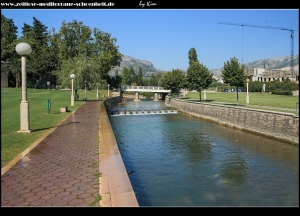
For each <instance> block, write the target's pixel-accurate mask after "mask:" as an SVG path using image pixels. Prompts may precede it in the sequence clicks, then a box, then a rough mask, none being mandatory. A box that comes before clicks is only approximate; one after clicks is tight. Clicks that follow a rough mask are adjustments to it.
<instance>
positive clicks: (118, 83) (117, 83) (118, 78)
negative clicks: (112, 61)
mask: <svg viewBox="0 0 300 216" xmlns="http://www.w3.org/2000/svg"><path fill="white" fill-rule="evenodd" d="M121 83H122V77H121V76H120V75H119V70H118V69H116V72H115V87H116V88H120V87H121Z"/></svg>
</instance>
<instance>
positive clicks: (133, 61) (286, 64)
mask: <svg viewBox="0 0 300 216" xmlns="http://www.w3.org/2000/svg"><path fill="white" fill-rule="evenodd" d="M245 66H246V67H248V68H266V69H282V70H288V69H290V57H289V56H283V57H277V58H269V59H260V60H257V61H253V62H249V63H246V64H245ZM124 67H127V68H130V67H132V68H133V70H134V71H135V73H136V74H137V73H138V71H139V67H141V68H142V71H143V76H144V77H151V75H152V74H156V73H157V72H164V71H163V70H160V69H157V68H155V67H154V65H153V64H152V63H151V62H150V61H146V60H140V59H137V58H133V57H130V56H126V55H124V56H123V58H122V61H121V64H120V67H114V68H113V69H112V70H111V71H110V72H109V75H110V76H114V75H115V72H116V69H118V73H119V75H121V74H122V69H123V68H124ZM294 70H295V71H298V72H299V54H298V55H295V56H294ZM209 71H210V72H211V73H212V74H214V75H215V76H217V77H220V76H221V73H222V68H219V69H212V70H209ZM184 72H185V71H184Z"/></svg>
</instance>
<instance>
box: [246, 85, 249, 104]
mask: <svg viewBox="0 0 300 216" xmlns="http://www.w3.org/2000/svg"><path fill="white" fill-rule="evenodd" d="M246 81H247V95H246V103H247V104H248V103H249V94H248V85H249V79H247V80H246Z"/></svg>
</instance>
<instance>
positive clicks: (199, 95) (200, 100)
mask: <svg viewBox="0 0 300 216" xmlns="http://www.w3.org/2000/svg"><path fill="white" fill-rule="evenodd" d="M199 96H200V101H201V89H199Z"/></svg>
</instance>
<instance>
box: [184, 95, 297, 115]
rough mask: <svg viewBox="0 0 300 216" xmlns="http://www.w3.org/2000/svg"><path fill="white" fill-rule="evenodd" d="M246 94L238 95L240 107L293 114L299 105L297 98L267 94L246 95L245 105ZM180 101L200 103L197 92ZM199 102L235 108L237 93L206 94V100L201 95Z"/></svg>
mask: <svg viewBox="0 0 300 216" xmlns="http://www.w3.org/2000/svg"><path fill="white" fill-rule="evenodd" d="M246 95H247V93H246V92H243V93H238V104H239V106H241V107H246V108H251V109H263V110H270V111H277V112H286V113H291V114H295V113H296V106H297V103H299V97H298V96H286V95H274V94H268V93H253V92H250V93H248V95H249V104H246ZM180 99H184V100H192V101H195V102H196V101H197V102H199V101H200V96H199V92H190V93H188V94H187V95H185V96H184V97H181V98H180ZM201 101H202V102H205V103H213V104H223V105H231V106H237V93H236V92H235V93H231V92H206V100H205V99H204V93H203V92H202V93H201Z"/></svg>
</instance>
